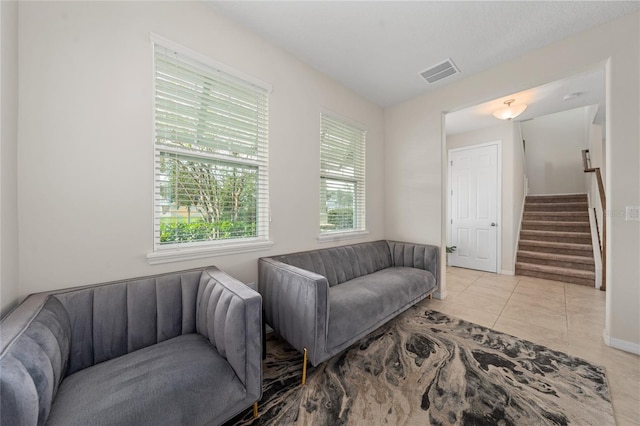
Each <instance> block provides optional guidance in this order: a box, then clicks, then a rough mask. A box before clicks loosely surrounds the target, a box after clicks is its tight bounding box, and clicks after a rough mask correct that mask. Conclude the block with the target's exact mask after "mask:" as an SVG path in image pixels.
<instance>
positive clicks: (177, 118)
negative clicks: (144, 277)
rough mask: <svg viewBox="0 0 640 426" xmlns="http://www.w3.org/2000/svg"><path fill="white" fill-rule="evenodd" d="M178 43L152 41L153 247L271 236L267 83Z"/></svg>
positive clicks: (196, 245)
mask: <svg viewBox="0 0 640 426" xmlns="http://www.w3.org/2000/svg"><path fill="white" fill-rule="evenodd" d="M172 47H174V48H168V47H165V46H163V45H161V44H159V43H158V42H154V73H155V195H154V203H155V209H154V236H155V251H156V252H157V251H162V250H163V249H182V248H201V247H206V246H216V245H217V246H220V245H227V246H228V243H229V242H237V243H242V242H246V243H251V242H258V241H266V240H267V239H268V214H269V213H268V188H267V185H268V175H267V164H268V152H267V147H268V110H269V96H268V93H269V89H268V88H263V87H260V86H258V85H256V84H254V83H252V82H249V81H245V80H244V79H243V78H240V77H238V76H237V75H234V74H233V73H230V72H226V71H224V70H222V69H219V67H216V66H215V65H212V63H208V61H207V59H206V58H204V57H201V56H199V55H198V54H195V53H191V54H190V52H182V51H177V50H176V48H175V46H172ZM194 57H195V58H194Z"/></svg>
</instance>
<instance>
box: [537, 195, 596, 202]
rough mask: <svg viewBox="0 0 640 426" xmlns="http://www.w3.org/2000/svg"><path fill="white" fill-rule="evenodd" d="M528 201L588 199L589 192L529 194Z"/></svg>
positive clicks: (578, 200)
mask: <svg viewBox="0 0 640 426" xmlns="http://www.w3.org/2000/svg"><path fill="white" fill-rule="evenodd" d="M526 201H527V202H532V203H566V202H584V203H586V202H587V201H588V198H587V194H566V195H528V196H527V198H526Z"/></svg>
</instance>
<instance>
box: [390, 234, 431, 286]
mask: <svg viewBox="0 0 640 426" xmlns="http://www.w3.org/2000/svg"><path fill="white" fill-rule="evenodd" d="M387 243H388V244H389V250H390V251H391V262H392V265H393V266H408V267H411V268H418V269H424V270H426V271H429V272H431V273H432V274H433V276H434V277H435V279H436V285H439V284H440V247H438V246H434V245H430V244H416V243H403V242H399V241H387Z"/></svg>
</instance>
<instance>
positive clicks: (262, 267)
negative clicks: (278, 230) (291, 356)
mask: <svg viewBox="0 0 640 426" xmlns="http://www.w3.org/2000/svg"><path fill="white" fill-rule="evenodd" d="M258 270H259V279H258V290H259V291H260V293H261V294H262V298H263V308H264V315H265V321H266V322H267V323H268V324H269V325H270V326H271V327H272V328H273V329H274V331H275V332H276V334H278V335H279V336H281V337H282V338H284V339H285V340H286V341H287V342H289V343H290V344H291V346H293V347H294V348H296V349H297V350H298V351H300V352H303V351H304V349H305V348H306V350H307V352H308V356H309V360H310V361H311V363H312V364H313V365H318V364H319V363H321V362H322V361H324V360H326V359H328V358H330V357H331V356H333V355H335V354H337V353H339V352H341V351H342V350H344V349H346V348H348V347H349V346H350V345H352V344H353V343H355V342H356V341H358V340H359V339H360V338H362V337H363V336H365V335H367V334H368V333H370V332H371V331H373V330H375V329H376V328H378V327H380V326H381V325H382V324H384V323H386V322H387V321H389V320H390V319H391V318H393V317H395V316H396V315H398V314H400V313H401V312H403V311H405V310H406V309H408V308H409V307H411V306H412V305H414V304H415V303H417V302H418V301H420V300H422V299H424V298H425V297H427V296H428V295H430V294H431V293H432V292H433V291H434V290H435V289H436V287H437V286H438V283H439V281H440V279H439V277H440V276H439V248H438V247H436V246H431V245H422V244H410V243H401V242H396V241H375V242H370V243H362V244H353V245H348V246H341V247H334V248H328V249H320V250H313V251H307V252H302V253H294V254H286V255H280V256H274V257H268V258H261V259H260V260H259V262H258ZM303 374H304V373H303ZM303 381H304V376H303Z"/></svg>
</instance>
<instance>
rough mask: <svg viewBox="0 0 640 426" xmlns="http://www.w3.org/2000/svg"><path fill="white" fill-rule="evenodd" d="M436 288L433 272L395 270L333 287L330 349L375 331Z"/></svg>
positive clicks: (331, 293)
mask: <svg viewBox="0 0 640 426" xmlns="http://www.w3.org/2000/svg"><path fill="white" fill-rule="evenodd" d="M435 286H436V280H435V277H434V276H433V274H432V273H431V272H429V271H425V270H422V269H416V268H408V267H392V268H386V269H383V270H381V271H378V272H374V273H373V274H369V275H365V276H362V277H359V278H355V279H353V280H351V281H347V282H345V283H343V284H340V285H337V286H335V287H332V288H331V291H330V292H329V300H330V311H329V330H328V332H327V350H328V351H331V350H332V349H334V348H336V347H338V346H341V345H343V344H345V343H346V342H348V341H349V340H350V339H351V338H352V337H353V336H358V335H361V334H362V332H363V331H364V330H367V332H369V331H372V330H371V328H372V327H375V326H376V325H377V324H380V323H382V322H385V321H386V319H388V318H391V317H393V316H395V315H397V314H398V313H399V311H402V310H405V309H406V308H408V307H410V306H412V305H413V304H414V303H416V302H417V301H418V300H420V299H422V298H424V297H425V296H426V295H427V292H429V291H430V290H432V289H433V288H435ZM350 343H352V342H349V344H350Z"/></svg>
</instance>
